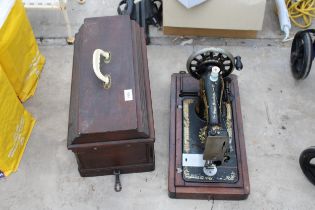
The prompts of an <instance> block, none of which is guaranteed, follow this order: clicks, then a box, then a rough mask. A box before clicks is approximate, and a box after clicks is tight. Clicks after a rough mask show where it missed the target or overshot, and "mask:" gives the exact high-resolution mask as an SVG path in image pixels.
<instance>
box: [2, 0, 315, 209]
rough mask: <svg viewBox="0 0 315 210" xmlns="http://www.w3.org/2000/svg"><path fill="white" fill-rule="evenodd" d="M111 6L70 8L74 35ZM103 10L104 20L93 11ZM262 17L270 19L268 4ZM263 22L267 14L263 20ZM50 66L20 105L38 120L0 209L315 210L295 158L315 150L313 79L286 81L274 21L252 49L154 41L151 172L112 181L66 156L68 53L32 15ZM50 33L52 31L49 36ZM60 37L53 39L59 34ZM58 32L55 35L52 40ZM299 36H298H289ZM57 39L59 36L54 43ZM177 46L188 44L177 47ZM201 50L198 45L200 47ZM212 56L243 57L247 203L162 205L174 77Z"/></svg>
mask: <svg viewBox="0 0 315 210" xmlns="http://www.w3.org/2000/svg"><path fill="white" fill-rule="evenodd" d="M117 2H118V1H117V0H110V1H109V0H107V1H105V0H103V1H101V0H98V1H91V0H87V3H86V5H83V6H79V5H76V3H74V2H72V3H70V6H73V8H72V9H71V11H72V13H71V16H70V18H71V19H72V20H74V23H73V25H74V28H75V30H77V28H78V26H79V25H80V24H81V23H82V21H83V17H84V16H86V17H88V16H98V15H113V14H115V10H116V5H117ZM98 5H102V7H104V8H105V9H104V11H103V10H101V9H100V7H97V6H98ZM267 11H270V12H271V11H272V7H271V1H268V7H267ZM266 13H267V12H266ZM29 16H30V20H31V22H32V24H33V27H34V31H35V34H36V36H37V37H44V40H43V42H42V43H40V50H41V52H42V53H43V54H44V55H45V56H46V59H47V63H46V65H45V68H44V71H43V73H42V75H41V79H40V81H39V86H38V89H37V92H36V94H35V96H34V97H32V98H31V99H30V100H29V101H28V102H27V103H26V104H25V105H26V108H27V109H28V110H29V111H30V112H31V113H33V114H34V116H35V117H36V118H37V124H36V126H35V128H34V130H33V133H32V135H31V138H30V140H29V143H28V145H27V148H26V150H25V153H24V156H23V159H22V161H21V164H20V167H19V170H18V171H17V173H15V174H13V175H11V176H10V177H9V178H7V179H5V180H1V182H0V183H1V185H2V186H1V188H0V194H1V197H0V209H1V210H2V209H3V210H7V209H65V210H66V209H120V210H124V209H137V210H140V209H152V210H156V209H160V210H165V209H172V210H175V209H178V210H184V209H189V210H191V209H209V210H210V209H212V210H217V209H266V210H269V209H281V210H282V209H314V206H315V199H314V198H315V188H314V186H313V185H312V184H311V183H310V182H308V181H307V179H306V178H305V177H304V175H303V174H302V172H301V170H300V167H299V164H298V158H299V154H300V152H301V151H302V150H303V149H305V148H306V147H308V146H311V145H315V141H314V137H315V136H314V132H313V129H314V128H315V121H314V120H313V119H314V118H315V105H314V98H315V94H314V90H315V83H314V82H313V80H314V79H315V70H314V69H313V70H312V72H311V73H310V76H309V78H307V79H306V80H305V81H302V82H296V81H295V80H294V79H293V78H292V76H291V73H290V68H289V54H290V43H287V44H282V43H281V42H279V39H280V32H279V31H278V28H277V27H278V26H277V22H276V21H277V20H276V19H275V17H274V16H273V12H272V13H271V14H268V13H267V15H266V18H265V23H264V30H263V31H262V32H260V34H259V37H258V39H257V40H237V39H236V40H234V39H233V40H232V39H208V38H193V44H192V45H187V46H181V45H180V42H178V41H175V42H174V41H173V40H174V39H175V38H174V37H165V36H163V35H162V34H161V32H159V31H155V32H154V34H153V35H152V36H154V37H155V42H156V43H159V44H153V45H150V46H148V59H149V69H150V78H151V90H152V99H153V109H154V120H155V130H156V144H155V148H156V150H155V152H156V169H155V171H154V172H150V173H139V174H129V175H122V176H121V181H122V185H123V190H122V192H120V193H115V192H114V190H113V185H114V177H113V176H103V177H92V178H81V177H80V176H79V173H78V171H77V163H76V160H75V158H74V155H73V154H72V153H71V152H70V151H68V150H67V148H66V137H67V123H68V109H69V98H70V85H71V72H72V56H73V47H72V46H66V45H64V41H63V40H64V39H63V38H62V39H60V37H63V36H64V35H60V34H57V32H58V30H60V31H61V32H62V30H61V29H62V27H61V26H60V27H59V28H58V27H57V26H58V21H62V19H61V20H58V18H54V17H55V14H53V12H52V14H45V13H43V12H38V13H36V12H35V11H29ZM55 26H56V27H55ZM56 28H57V29H56ZM55 29H56V30H55ZM295 30H296V29H295ZM54 33H56V34H54ZM178 39H179V40H181V41H183V40H187V39H190V38H185V37H179V38H178ZM196 43H198V44H196ZM205 46H218V47H222V48H224V49H227V50H230V51H231V52H232V53H233V54H234V55H240V56H242V60H243V63H244V70H243V71H242V72H237V73H236V74H238V75H239V85H240V95H241V103H242V112H243V122H244V133H245V141H246V149H247V157H248V166H249V175H250V184H251V194H250V196H249V198H248V199H247V200H245V201H217V200H215V201H212V200H211V201H200V200H174V199H170V198H168V195H167V168H168V134H169V95H170V76H171V74H172V73H175V72H179V71H181V70H185V63H186V59H187V58H188V56H189V55H190V54H191V53H192V52H193V51H195V50H198V49H201V48H203V47H205Z"/></svg>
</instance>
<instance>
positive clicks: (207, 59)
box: [186, 48, 235, 79]
mask: <svg viewBox="0 0 315 210" xmlns="http://www.w3.org/2000/svg"><path fill="white" fill-rule="evenodd" d="M211 65H212V66H218V67H219V68H220V70H221V71H220V74H222V76H223V77H226V76H228V75H229V74H230V73H231V72H232V71H233V69H234V66H235V60H234V57H233V55H232V54H231V53H229V52H227V51H225V50H223V49H219V48H205V49H202V50H200V51H198V52H196V53H193V54H192V55H191V56H190V57H189V58H188V60H187V64H186V67H187V70H188V72H189V73H190V74H191V76H193V77H194V78H196V79H200V77H201V75H202V74H203V72H204V71H206V70H207V67H209V66H211Z"/></svg>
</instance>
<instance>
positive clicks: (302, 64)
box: [290, 29, 315, 80]
mask: <svg viewBox="0 0 315 210" xmlns="http://www.w3.org/2000/svg"><path fill="white" fill-rule="evenodd" d="M313 34H315V30H314V29H307V30H304V31H299V32H298V33H296V35H295V36H294V39H293V42H292V47H291V58H290V59H291V71H292V74H293V77H294V78H295V79H297V80H303V79H306V78H307V76H308V75H309V73H310V71H311V67H312V62H313V60H314V55H315V53H314V50H315V49H314V48H315V41H314V42H313V40H312V36H311V35H313Z"/></svg>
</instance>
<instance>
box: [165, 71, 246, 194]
mask: <svg viewBox="0 0 315 210" xmlns="http://www.w3.org/2000/svg"><path fill="white" fill-rule="evenodd" d="M229 77H230V78H231V80H232V82H231V92H232V94H233V96H234V100H233V101H232V112H233V119H234V120H233V127H234V139H235V144H236V145H235V146H236V154H237V165H238V176H239V179H238V181H237V182H236V183H233V184H227V183H197V182H186V181H185V180H184V179H183V174H182V148H183V141H182V139H183V136H182V135H183V132H182V129H183V123H182V122H183V121H182V118H183V116H182V100H183V97H180V92H181V91H184V92H198V90H199V81H198V80H196V79H194V78H193V77H191V76H190V75H189V74H185V73H183V74H182V73H179V74H173V75H172V83H171V122H170V142H169V144H170V145H169V176H168V191H169V197H171V198H186V199H207V200H210V199H223V200H242V199H246V198H247V197H248V195H249V191H250V187H249V176H248V168H247V159H246V150H245V142H244V134H243V122H242V114H241V105H240V96H239V90H238V83H237V76H235V75H230V76H229Z"/></svg>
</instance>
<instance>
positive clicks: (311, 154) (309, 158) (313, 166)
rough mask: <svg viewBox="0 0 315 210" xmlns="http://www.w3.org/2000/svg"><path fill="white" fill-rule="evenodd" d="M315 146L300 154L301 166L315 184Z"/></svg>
mask: <svg viewBox="0 0 315 210" xmlns="http://www.w3.org/2000/svg"><path fill="white" fill-rule="evenodd" d="M314 160H315V147H309V148H307V149H306V150H304V151H303V152H302V153H301V155H300V166H301V169H302V171H303V173H304V174H305V176H306V177H307V178H308V180H309V181H310V182H312V183H313V184H314V185H315V163H314V162H315V161H314Z"/></svg>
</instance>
